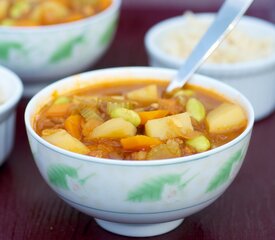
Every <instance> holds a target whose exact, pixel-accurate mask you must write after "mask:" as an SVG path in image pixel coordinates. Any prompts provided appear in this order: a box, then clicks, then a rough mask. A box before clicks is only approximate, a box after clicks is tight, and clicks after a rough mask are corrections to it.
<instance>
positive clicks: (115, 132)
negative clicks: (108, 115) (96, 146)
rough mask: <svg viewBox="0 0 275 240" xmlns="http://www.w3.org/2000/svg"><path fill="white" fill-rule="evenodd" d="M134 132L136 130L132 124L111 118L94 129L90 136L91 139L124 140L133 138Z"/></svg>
mask: <svg viewBox="0 0 275 240" xmlns="http://www.w3.org/2000/svg"><path fill="white" fill-rule="evenodd" d="M136 132H137V129H136V127H135V126H134V125H133V124H132V123H130V122H128V121H126V120H124V119H123V118H113V119H110V120H108V121H106V122H104V123H102V124H101V125H99V126H98V127H96V128H95V129H94V130H93V132H92V134H91V135H90V136H91V137H92V138H125V137H130V136H134V135H135V134H136Z"/></svg>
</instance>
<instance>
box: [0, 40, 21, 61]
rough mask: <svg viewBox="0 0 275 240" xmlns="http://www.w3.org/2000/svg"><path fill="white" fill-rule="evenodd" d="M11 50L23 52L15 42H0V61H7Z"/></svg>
mask: <svg viewBox="0 0 275 240" xmlns="http://www.w3.org/2000/svg"><path fill="white" fill-rule="evenodd" d="M13 50H17V51H23V47H22V45H21V44H20V43H17V42H0V59H2V60H8V58H9V55H10V52H11V51H13Z"/></svg>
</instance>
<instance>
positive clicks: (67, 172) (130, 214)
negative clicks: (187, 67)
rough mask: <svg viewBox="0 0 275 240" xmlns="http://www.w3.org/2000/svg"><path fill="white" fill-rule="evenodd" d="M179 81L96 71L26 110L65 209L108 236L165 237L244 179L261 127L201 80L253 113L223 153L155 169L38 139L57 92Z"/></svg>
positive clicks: (41, 160)
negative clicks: (42, 116) (39, 122)
mask: <svg viewBox="0 0 275 240" xmlns="http://www.w3.org/2000/svg"><path fill="white" fill-rule="evenodd" d="M174 74H175V71H174V70H168V69H161V68H149V67H129V68H114V69H105V70H97V71H91V72H87V73H83V74H81V75H78V76H77V77H74V76H73V77H70V78H66V79H63V80H61V81H58V82H56V83H54V84H51V85H50V86H48V87H47V88H45V89H43V90H42V91H41V92H39V93H38V94H36V95H35V96H34V97H33V98H32V99H31V101H30V102H29V104H28V106H27V108H26V112H25V124H26V129H27V133H28V137H29V142H30V146H31V149H32V153H33V156H34V159H35V162H36V164H37V166H38V169H39V171H40V173H41V175H42V176H43V178H44V179H45V181H46V182H47V183H48V185H49V186H50V187H51V188H52V189H53V190H54V191H55V192H56V193H57V194H58V195H59V196H60V198H62V199H63V200H64V201H65V202H67V203H68V204H70V205H71V206H73V207H74V208H76V209H78V210H80V211H82V212H84V213H86V214H88V215H91V216H93V217H94V218H95V219H96V221H97V223H98V224H99V225H100V226H102V227H103V228H104V229H106V230H108V231H111V232H114V233H117V234H121V235H127V236H140V237H142V236H143V237H144V236H154V235H158V234H162V233H165V232H168V231H170V230H172V229H174V228H176V227H177V226H178V225H179V224H181V223H182V221H183V219H184V218H185V217H188V216H189V215H191V214H193V213H195V212H197V211H199V210H201V209H203V208H205V207H206V206H208V205H210V204H211V203H212V202H214V201H215V200H216V199H217V198H218V197H219V196H221V195H222V194H223V192H224V191H225V190H226V189H227V187H228V186H229V185H230V184H231V182H232V181H233V179H234V178H235V177H236V175H237V173H238V171H239V169H240V167H241V165H242V163H243V160H244V157H245V154H246V151H247V148H248V145H249V141H250V136H251V132H252V128H253V123H254V113H253V109H252V106H251V104H250V103H249V102H248V100H247V99H246V98H245V97H244V96H243V95H242V94H241V93H239V92H238V91H237V90H235V89H233V88H231V87H230V86H228V85H225V84H223V83H221V82H219V81H215V80H213V79H211V78H208V77H204V76H201V75H195V76H194V77H193V78H192V79H191V83H194V84H197V85H199V86H203V87H205V88H208V89H209V88H210V89H215V90H216V91H218V92H219V93H221V94H223V95H225V96H226V97H227V98H229V99H231V100H232V101H235V102H237V103H239V104H240V105H241V106H242V107H243V108H244V109H245V111H246V113H247V117H248V125H247V128H246V129H245V131H244V132H243V133H242V134H241V135H240V136H239V137H237V138H236V139H234V140H233V141H231V142H229V143H227V144H225V145H223V146H221V147H218V148H216V149H213V150H210V151H207V152H204V153H199V154H196V155H192V156H188V157H181V158H174V159H166V160H154V161H126V160H124V161H122V160H109V159H100V158H96V157H89V156H84V155H79V154H75V153H72V152H69V151H66V150H63V149H60V148H58V147H55V146H53V145H51V144H49V143H48V142H46V141H44V140H43V139H42V138H41V137H39V135H37V134H36V132H35V131H34V129H33V123H34V118H35V115H36V114H37V112H38V111H39V110H40V109H41V107H42V106H43V105H44V104H45V102H47V101H49V100H50V99H51V97H52V93H53V92H54V91H57V92H58V93H60V94H62V93H66V92H68V91H70V90H72V89H75V88H77V87H85V86H87V85H90V86H92V84H93V83H96V82H98V81H116V79H122V78H125V77H126V78H127V77H128V78H135V79H136V78H140V79H152V78H157V79H160V80H163V81H166V80H167V79H171V78H172V77H173V75H174ZM225 217H226V216H225ZM217 221H219V220H218V219H217Z"/></svg>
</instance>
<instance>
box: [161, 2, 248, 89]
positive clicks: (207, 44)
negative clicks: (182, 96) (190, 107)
mask: <svg viewBox="0 0 275 240" xmlns="http://www.w3.org/2000/svg"><path fill="white" fill-rule="evenodd" d="M252 2H253V0H226V1H225V2H224V3H223V5H222V6H221V8H220V10H219V12H218V13H217V15H216V18H215V20H214V22H213V23H212V25H211V26H210V27H209V28H208V30H207V32H206V33H205V34H204V35H203V37H202V38H201V40H200V41H199V43H198V44H197V46H196V47H195V48H194V50H193V51H192V52H191V54H190V56H189V57H188V58H187V59H186V61H185V63H184V64H183V65H182V66H181V67H180V69H179V71H178V73H177V75H176V76H175V78H174V79H173V80H172V81H171V82H170V84H169V86H168V87H167V89H166V91H167V92H171V91H173V90H174V89H176V88H180V87H182V86H183V85H184V84H185V83H186V82H187V81H188V79H189V78H190V77H191V76H192V74H193V73H194V72H195V71H196V70H197V69H198V68H199V66H200V65H201V64H202V63H203V62H204V61H205V60H206V59H207V58H208V57H209V55H211V53H212V52H213V51H214V50H215V49H216V47H217V46H218V45H219V44H220V43H221V42H222V40H223V39H224V37H225V36H226V35H227V34H228V33H229V32H230V31H231V30H232V29H233V28H234V26H235V25H236V24H237V22H238V21H239V20H240V18H241V16H242V15H243V14H244V13H245V11H246V10H247V9H248V7H249V6H250V5H251V3H252Z"/></svg>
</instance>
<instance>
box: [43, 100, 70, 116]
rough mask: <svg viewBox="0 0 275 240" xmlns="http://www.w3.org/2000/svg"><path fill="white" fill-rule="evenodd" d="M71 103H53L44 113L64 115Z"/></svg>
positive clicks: (47, 114)
mask: <svg viewBox="0 0 275 240" xmlns="http://www.w3.org/2000/svg"><path fill="white" fill-rule="evenodd" d="M70 107H71V103H64V104H53V105H52V106H50V107H49V109H48V110H47V112H46V113H45V114H46V116H47V117H64V116H66V115H67V114H68V112H69V109H70Z"/></svg>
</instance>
